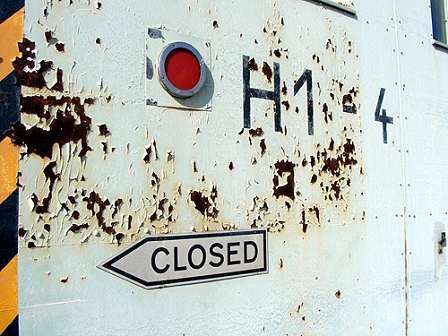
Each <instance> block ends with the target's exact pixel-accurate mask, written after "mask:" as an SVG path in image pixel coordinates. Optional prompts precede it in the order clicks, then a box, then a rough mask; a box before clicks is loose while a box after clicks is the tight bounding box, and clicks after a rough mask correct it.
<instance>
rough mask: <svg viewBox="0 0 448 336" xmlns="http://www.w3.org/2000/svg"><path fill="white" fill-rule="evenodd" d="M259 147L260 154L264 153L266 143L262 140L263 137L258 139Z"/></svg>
mask: <svg viewBox="0 0 448 336" xmlns="http://www.w3.org/2000/svg"><path fill="white" fill-rule="evenodd" d="M260 148H261V156H263V155H264V153H266V144H265V142H264V139H261V140H260Z"/></svg>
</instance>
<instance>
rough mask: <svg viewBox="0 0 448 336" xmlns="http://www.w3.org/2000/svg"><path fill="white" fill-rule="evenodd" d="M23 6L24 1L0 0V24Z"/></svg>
mask: <svg viewBox="0 0 448 336" xmlns="http://www.w3.org/2000/svg"><path fill="white" fill-rule="evenodd" d="M24 5H25V0H1V1H0V24H1V23H2V22H3V21H5V20H6V19H8V18H9V17H10V16H12V15H13V14H14V13H15V12H17V11H18V10H19V9H20V8H22V7H23V6H24Z"/></svg>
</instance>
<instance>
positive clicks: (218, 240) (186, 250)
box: [97, 229, 268, 289]
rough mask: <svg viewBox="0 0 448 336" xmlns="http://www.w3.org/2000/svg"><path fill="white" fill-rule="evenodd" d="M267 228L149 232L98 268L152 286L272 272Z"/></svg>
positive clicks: (140, 284)
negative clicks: (176, 232)
mask: <svg viewBox="0 0 448 336" xmlns="http://www.w3.org/2000/svg"><path fill="white" fill-rule="evenodd" d="M267 259H268V258H267V231H266V229H254V230H238V231H220V232H206V233H194V234H179V235H178V234H173V235H172V234H165V235H151V236H146V237H144V238H142V239H140V240H139V241H137V242H136V243H134V244H133V245H131V246H129V247H127V248H126V249H124V250H123V251H121V252H120V253H118V254H116V255H115V256H113V257H111V258H110V259H108V260H106V261H105V262H103V263H101V264H100V265H98V266H97V267H98V268H100V269H102V270H104V271H106V272H110V273H112V274H114V275H116V276H118V277H120V278H122V279H125V280H128V281H130V282H132V283H134V284H136V285H139V286H141V287H144V288H146V289H149V288H154V287H164V286H173V285H179V284H185V283H197V282H203V281H210V280H213V279H216V280H218V279H221V278H232V277H239V276H246V275H253V274H261V273H268V266H267V265H268V264H267Z"/></svg>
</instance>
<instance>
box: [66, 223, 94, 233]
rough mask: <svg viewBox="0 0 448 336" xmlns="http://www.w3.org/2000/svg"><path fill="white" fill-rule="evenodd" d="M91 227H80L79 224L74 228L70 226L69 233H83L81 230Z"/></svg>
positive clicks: (73, 225) (84, 225)
mask: <svg viewBox="0 0 448 336" xmlns="http://www.w3.org/2000/svg"><path fill="white" fill-rule="evenodd" d="M88 227H89V224H87V223H84V224H82V225H78V224H72V226H70V229H69V231H71V232H73V233H78V232H79V231H81V229H87V228H88Z"/></svg>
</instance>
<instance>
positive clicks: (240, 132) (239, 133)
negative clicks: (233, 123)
mask: <svg viewBox="0 0 448 336" xmlns="http://www.w3.org/2000/svg"><path fill="white" fill-rule="evenodd" d="M243 132H244V127H243V128H242V129H241V131H239V132H238V135H241V134H243Z"/></svg>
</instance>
